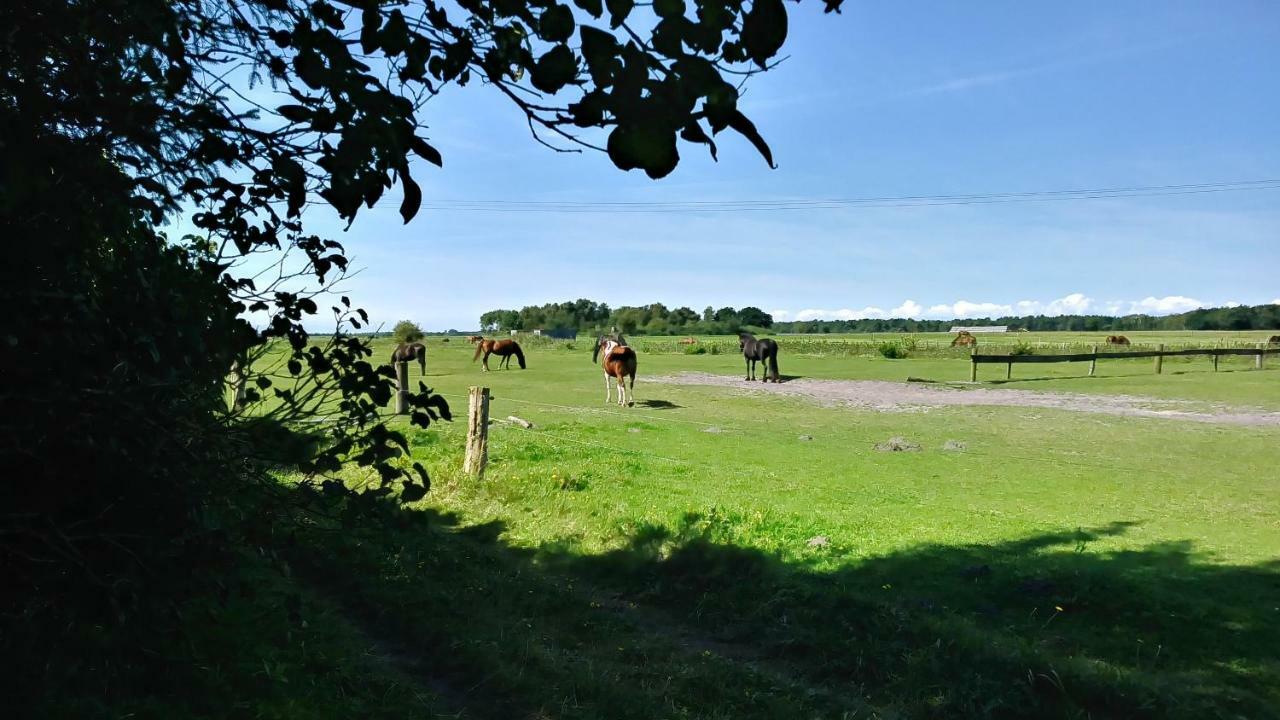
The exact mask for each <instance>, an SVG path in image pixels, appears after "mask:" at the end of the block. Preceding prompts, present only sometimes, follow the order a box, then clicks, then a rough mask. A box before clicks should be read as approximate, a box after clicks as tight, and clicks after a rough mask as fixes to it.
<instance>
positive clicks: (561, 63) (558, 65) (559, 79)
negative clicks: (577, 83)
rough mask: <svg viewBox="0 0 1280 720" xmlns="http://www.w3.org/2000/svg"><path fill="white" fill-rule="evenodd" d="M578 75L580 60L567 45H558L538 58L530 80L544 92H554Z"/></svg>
mask: <svg viewBox="0 0 1280 720" xmlns="http://www.w3.org/2000/svg"><path fill="white" fill-rule="evenodd" d="M577 75H578V61H577V59H576V58H574V56H573V51H572V50H570V49H569V47H568V46H567V45H556V46H555V47H553V48H551V50H550V51H548V52H547V53H546V54H545V55H543V56H542V57H540V58H538V62H537V64H535V65H534V66H533V72H532V73H531V76H530V80H531V81H532V82H533V86H534V87H535V88H537V89H539V90H541V91H542V92H545V93H548V94H552V93H555V92H557V91H558V90H560V88H562V87H564V86H565V85H568V84H569V83H571V82H573V80H574V78H576V77H577Z"/></svg>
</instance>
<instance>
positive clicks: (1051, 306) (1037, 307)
mask: <svg viewBox="0 0 1280 720" xmlns="http://www.w3.org/2000/svg"><path fill="white" fill-rule="evenodd" d="M1116 307H1117V309H1118V308H1119V305H1117V306H1116ZM1092 308H1093V298H1090V297H1086V296H1085V294H1084V293H1071V294H1070V295H1067V296H1066V297H1060V298H1058V299H1057V300H1050V301H1049V302H1047V303H1044V302H1040V301H1039V300H1019V301H1018V302H1017V303H1015V304H1014V310H1015V311H1016V313H1017V314H1018V315H1085V314H1088V313H1089V311H1090V310H1091V309H1092Z"/></svg>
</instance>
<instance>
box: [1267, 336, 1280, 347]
mask: <svg viewBox="0 0 1280 720" xmlns="http://www.w3.org/2000/svg"><path fill="white" fill-rule="evenodd" d="M1267 344H1268V345H1280V335H1272V336H1271V339H1270V340H1268V341H1267Z"/></svg>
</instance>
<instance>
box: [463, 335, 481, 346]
mask: <svg viewBox="0 0 1280 720" xmlns="http://www.w3.org/2000/svg"><path fill="white" fill-rule="evenodd" d="M481 340H484V336H483V335H468V336H467V342H469V343H471V344H472V345H475V344H476V343H478V342H480V341H481Z"/></svg>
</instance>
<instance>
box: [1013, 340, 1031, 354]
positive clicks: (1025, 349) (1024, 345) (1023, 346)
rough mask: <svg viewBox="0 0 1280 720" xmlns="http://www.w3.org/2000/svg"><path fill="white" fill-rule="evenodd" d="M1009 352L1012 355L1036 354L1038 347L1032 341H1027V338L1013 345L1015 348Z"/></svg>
mask: <svg viewBox="0 0 1280 720" xmlns="http://www.w3.org/2000/svg"><path fill="white" fill-rule="evenodd" d="M1009 354H1010V355H1035V354H1036V349H1035V348H1034V347H1032V346H1031V343H1029V342H1026V341H1025V340H1019V341H1018V342H1017V344H1015V345H1014V346H1013V349H1011V350H1010V351H1009Z"/></svg>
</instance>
